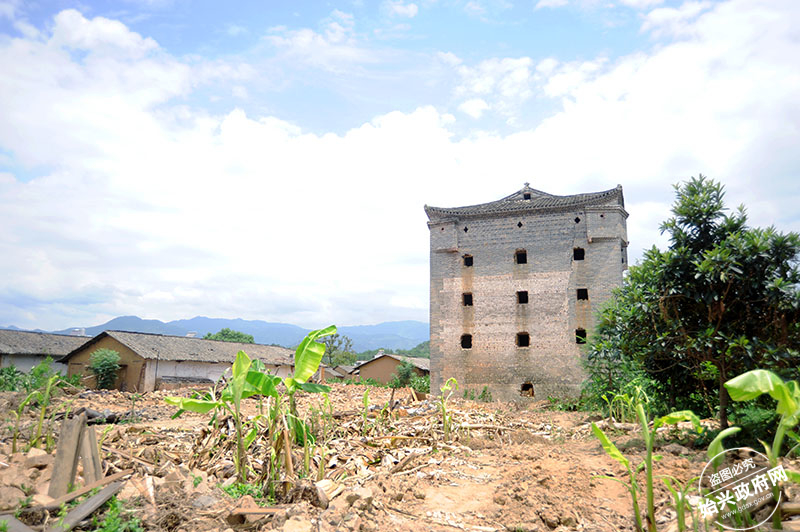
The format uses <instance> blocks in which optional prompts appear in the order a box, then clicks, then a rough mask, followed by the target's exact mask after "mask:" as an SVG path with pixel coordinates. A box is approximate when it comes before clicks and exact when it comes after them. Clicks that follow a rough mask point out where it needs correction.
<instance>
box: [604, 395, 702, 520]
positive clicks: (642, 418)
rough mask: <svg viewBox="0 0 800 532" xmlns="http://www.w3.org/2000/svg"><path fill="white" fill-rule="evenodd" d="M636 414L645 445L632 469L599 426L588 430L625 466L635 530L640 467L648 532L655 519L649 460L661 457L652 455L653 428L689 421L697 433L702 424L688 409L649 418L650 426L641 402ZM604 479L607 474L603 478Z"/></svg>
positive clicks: (638, 515)
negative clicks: (642, 473) (640, 459)
mask: <svg viewBox="0 0 800 532" xmlns="http://www.w3.org/2000/svg"><path fill="white" fill-rule="evenodd" d="M636 415H637V417H638V418H639V424H640V425H641V427H642V438H643V439H644V443H645V448H646V455H645V459H644V461H643V462H642V463H641V464H639V465H638V466H637V467H636V468H635V469H633V468H632V467H631V465H630V462H629V461H628V459H627V458H625V456H623V455H622V453H621V452H620V451H619V449H617V448H616V446H615V445H614V444H613V443H612V442H611V440H609V439H608V436H606V435H605V434H604V433H603V431H602V430H600V428H598V427H597V425H595V424H594V423H592V431H593V432H594V434H595V436H597V438H598V439H599V440H600V443H601V444H602V446H603V449H604V450H605V451H606V453H607V454H608V455H609V456H610V457H611V458H613V459H614V460H616V461H617V462H619V463H621V464H622V465H623V466H625V468H626V469H627V470H628V474H629V476H630V483H629V484H626V483H624V482H622V484H623V485H625V486H626V487H627V488H628V491H629V492H630V493H631V498H632V499H633V507H634V512H635V523H636V527H637V530H644V529H643V528H642V518H641V515H640V513H639V501H638V495H637V494H636V491H637V489H638V486H637V483H636V474H637V473H639V472H640V471H642V470H644V473H645V482H646V485H645V495H646V498H647V530H648V531H649V532H656V518H655V501H654V499H653V462H654V461H658V460H660V459H661V456H657V455H653V443H654V442H655V439H656V434H657V431H658V429H659V428H660V427H662V426H664V425H675V424H677V423H680V422H681V421H690V422H691V423H692V426H693V427H694V428H695V430H697V431H698V432H700V431H702V427H701V426H700V419H699V418H698V417H697V415H695V413H694V412H692V411H690V410H682V411H680V412H672V413H670V414H667V415H666V416H662V417H660V418H658V419H656V420H655V421H653V426H652V428H651V427H650V422H649V420H648V418H647V414H645V411H644V406H642V404H641V403H637V404H636ZM604 478H608V477H604ZM613 480H616V481H617V482H621V481H620V480H619V479H613Z"/></svg>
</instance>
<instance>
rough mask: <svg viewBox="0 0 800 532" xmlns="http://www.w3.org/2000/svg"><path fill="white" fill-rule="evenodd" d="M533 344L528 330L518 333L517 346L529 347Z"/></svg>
mask: <svg viewBox="0 0 800 532" xmlns="http://www.w3.org/2000/svg"><path fill="white" fill-rule="evenodd" d="M530 345H531V336H530V335H529V334H528V333H526V332H521V333H517V346H518V347H528V346H530Z"/></svg>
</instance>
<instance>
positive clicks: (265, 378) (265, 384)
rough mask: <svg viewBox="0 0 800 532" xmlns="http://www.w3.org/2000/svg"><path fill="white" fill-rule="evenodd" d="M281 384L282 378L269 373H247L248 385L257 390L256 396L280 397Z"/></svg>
mask: <svg viewBox="0 0 800 532" xmlns="http://www.w3.org/2000/svg"><path fill="white" fill-rule="evenodd" d="M280 383H281V378H280V377H276V376H275V375H270V374H269V373H262V372H260V371H255V370H252V369H251V370H250V371H249V372H248V373H247V384H248V385H249V386H251V387H252V389H253V390H255V393H254V394H253V395H255V394H260V395H265V396H267V397H278V385H279V384H280Z"/></svg>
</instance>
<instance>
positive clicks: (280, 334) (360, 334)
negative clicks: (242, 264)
mask: <svg viewBox="0 0 800 532" xmlns="http://www.w3.org/2000/svg"><path fill="white" fill-rule="evenodd" d="M226 327H227V328H228V329H233V330H236V331H241V332H243V333H247V334H252V335H253V338H255V341H256V342H257V343H259V344H278V345H283V346H286V347H293V346H295V345H297V344H298V343H300V340H302V339H303V338H304V337H305V335H306V334H308V331H309V330H310V329H303V328H302V327H298V326H297V325H291V324H288V323H271V322H266V321H261V320H242V319H230V320H229V319H222V318H206V317H204V316H197V317H195V318H192V319H189V320H174V321H168V322H163V321H159V320H145V319H142V318H140V317H138V316H120V317H118V318H114V319H112V320H110V321H108V322H106V323H103V324H102V325H95V326H93V327H81V328H83V329H86V334H87V335H89V336H95V335H97V334H100V333H101V332H103V331H107V330H115V331H131V332H146V333H156V334H170V335H175V336H186V334H187V333H189V332H196V333H197V336H199V337H203V336H205V334H206V333H215V332H218V331H219V330H220V329H224V328H226ZM0 328H5V329H14V330H21V329H19V328H18V327H15V326H13V325H11V326H8V327H0ZM75 328H76V327H70V328H69V329H63V330H61V331H41V330H40V329H36V330H37V331H39V332H53V333H57V334H69V333H70V332H71V331H72V330H73V329H75ZM339 334H341V335H344V336H348V337H349V338H351V339H352V340H353V348H354V349H355V350H356V351H359V352H361V351H366V350H367V349H378V348H381V347H383V348H386V349H411V348H412V347H415V346H417V345H418V344H420V343H422V342H425V341H427V340H428V339H429V338H430V327H429V325H428V324H427V323H424V322H421V321H387V322H384V323H379V324H377V325H353V326H349V327H339Z"/></svg>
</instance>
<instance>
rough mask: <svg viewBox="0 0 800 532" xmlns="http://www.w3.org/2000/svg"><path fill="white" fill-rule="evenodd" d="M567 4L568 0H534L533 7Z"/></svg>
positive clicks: (541, 7) (562, 5)
mask: <svg viewBox="0 0 800 532" xmlns="http://www.w3.org/2000/svg"><path fill="white" fill-rule="evenodd" d="M567 4H569V0H539V1H538V2H536V7H535V9H543V8H545V7H550V8H553V7H564V6H565V5H567Z"/></svg>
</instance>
